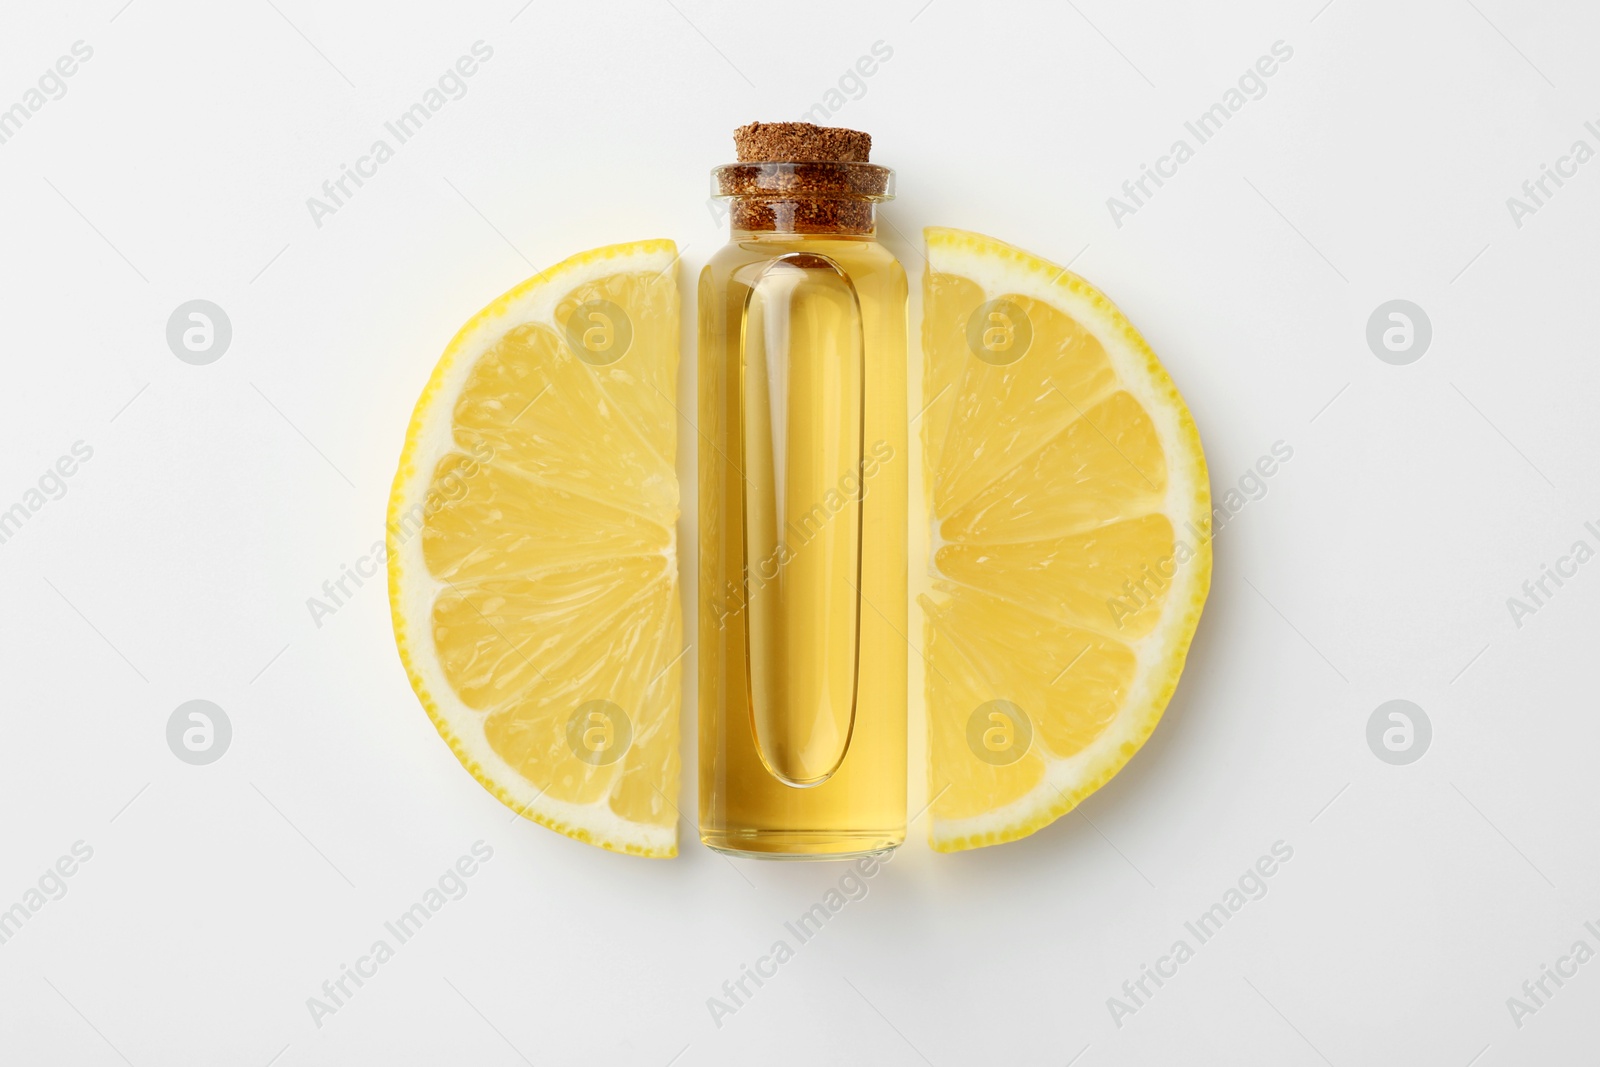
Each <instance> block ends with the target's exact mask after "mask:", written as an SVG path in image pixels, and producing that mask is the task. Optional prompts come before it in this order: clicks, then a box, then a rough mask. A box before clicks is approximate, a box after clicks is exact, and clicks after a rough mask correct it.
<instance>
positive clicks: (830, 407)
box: [698, 232, 909, 858]
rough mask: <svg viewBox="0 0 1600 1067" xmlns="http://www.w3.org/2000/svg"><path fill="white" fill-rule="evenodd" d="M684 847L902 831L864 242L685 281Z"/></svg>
mask: <svg viewBox="0 0 1600 1067" xmlns="http://www.w3.org/2000/svg"><path fill="white" fill-rule="evenodd" d="M699 307H700V402H699V419H698V423H699V431H700V435H701V439H700V631H699V632H700V636H699V642H698V643H699V663H700V835H701V839H702V840H703V841H704V842H705V843H706V844H708V845H710V846H711V847H713V848H718V849H722V850H725V851H730V852H739V853H749V854H758V855H764V856H771V857H790V858H814V857H828V856H834V857H840V856H851V855H858V854H861V853H866V852H875V851H880V850H882V849H886V848H892V847H894V846H896V845H898V844H900V843H901V842H902V841H903V840H904V839H905V822H906V650H907V644H906V638H905V636H904V635H905V634H906V632H907V631H906V543H905V536H906V535H905V530H906V523H905V520H906V474H907V465H908V459H909V457H908V455H907V451H906V366H905V360H906V278H905V272H904V270H903V269H902V268H901V267H900V264H899V263H898V262H896V260H895V258H894V257H893V256H892V255H891V254H890V253H889V252H888V250H887V249H885V248H883V247H882V246H881V245H879V244H878V243H877V242H876V241H875V240H874V239H873V238H872V237H871V236H870V235H843V234H828V235H826V236H823V235H811V234H807V235H799V234H793V233H739V232H736V233H735V234H734V240H733V241H732V242H731V243H730V244H728V245H727V246H726V247H724V248H723V249H722V250H721V251H720V252H718V253H717V254H716V255H715V256H714V257H713V258H712V259H711V261H710V262H709V263H708V264H707V265H706V267H705V269H704V271H703V272H702V273H701V276H700V292H699Z"/></svg>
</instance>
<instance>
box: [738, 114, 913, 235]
mask: <svg viewBox="0 0 1600 1067" xmlns="http://www.w3.org/2000/svg"><path fill="white" fill-rule="evenodd" d="M733 143H734V148H735V149H736V151H737V154H738V162H736V163H729V164H726V165H725V166H721V167H718V168H716V169H715V170H714V171H712V193H713V195H715V196H718V197H725V198H728V199H730V200H731V201H732V205H731V210H730V213H729V217H730V221H731V223H732V226H733V228H734V229H735V230H743V231H746V232H762V231H770V232H778V233H834V234H862V235H865V234H870V233H872V231H873V205H874V204H876V203H877V202H878V201H880V200H887V199H889V198H890V197H891V196H892V195H893V192H892V184H891V179H892V176H893V173H894V172H893V171H891V170H890V169H889V168H888V167H882V166H879V165H877V164H875V163H870V162H868V157H869V156H870V155H871V154H872V136H871V135H870V134H867V133H862V132H861V131H860V130H847V129H843V128H841V127H835V126H817V125H813V124H812V123H809V122H752V123H750V124H748V125H745V126H741V127H739V128H738V129H737V130H735V131H734V132H733Z"/></svg>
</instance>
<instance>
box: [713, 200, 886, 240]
mask: <svg viewBox="0 0 1600 1067" xmlns="http://www.w3.org/2000/svg"><path fill="white" fill-rule="evenodd" d="M728 207H729V210H728V226H729V228H730V229H731V230H732V231H733V232H734V233H735V234H757V235H759V234H764V233H778V234H801V235H806V234H814V235H817V236H835V237H872V236H874V235H875V234H876V232H877V207H876V205H875V204H873V203H872V202H871V201H868V200H844V199H838V200H829V199H823V198H819V197H798V196H797V197H743V196H739V197H732V198H730V200H729V205H728Z"/></svg>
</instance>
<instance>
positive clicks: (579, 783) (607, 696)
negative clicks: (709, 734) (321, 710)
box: [388, 241, 684, 856]
mask: <svg viewBox="0 0 1600 1067" xmlns="http://www.w3.org/2000/svg"><path fill="white" fill-rule="evenodd" d="M676 261H677V253H676V250H675V248H674V246H673V244H672V242H670V241H646V242H640V243H636V244H625V245H613V246H611V247H607V248H599V249H595V250H593V251H590V252H585V253H583V254H581V255H578V256H574V257H573V258H571V259H569V260H567V261H565V262H564V263H560V264H558V265H557V266H554V267H552V268H550V269H549V270H547V271H545V272H543V273H542V274H539V275H537V276H536V277H533V278H530V279H529V280H528V281H526V282H523V283H522V284H521V285H519V286H517V287H516V288H515V289H512V290H511V291H510V292H508V293H506V294H505V295H504V296H502V297H500V298H499V299H498V300H496V301H495V302H494V303H492V304H490V305H489V306H488V307H486V308H484V309H483V310H482V311H480V312H478V314H477V315H476V316H474V317H473V319H472V320H471V321H470V322H468V323H467V324H466V325H465V326H463V327H462V328H461V331H460V332H459V333H457V334H456V336H455V339H454V340H452V341H451V342H450V345H449V347H448V348H446V349H445V352H444V355H443V356H442V357H441V358H440V360H439V365H438V366H437V367H436V368H435V369H434V372H433V377H432V378H431V379H430V380H429V382H428V385H427V388H425V389H424V390H423V392H422V396H421V398H420V399H419V400H418V401H417V407H416V411H415V413H414V414H413V416H412V419H411V426H410V429H409V431H408V432H407V434H406V443H405V449H404V451H403V452H402V454H401V457H400V469H399V471H398V473H396V475H395V480H394V489H393V492H392V494H391V496H390V498H389V515H388V552H389V599H390V606H391V609H392V614H393V617H394V629H395V637H396V640H397V642H398V645H399V650H400V658H401V660H402V662H403V663H404V664H405V668H406V673H407V674H408V675H409V676H410V678H411V684H412V687H413V688H414V689H415V690H416V692H417V696H418V697H419V698H421V701H422V704H423V706H424V707H425V708H426V709H427V711H428V714H429V716H430V717H431V718H432V719H433V723H434V725H435V726H436V727H438V730H439V733H440V735H441V736H443V737H444V739H445V741H447V742H448V743H449V745H450V748H451V750H452V751H453V752H455V754H456V757H457V758H458V759H460V760H461V762H462V764H463V765H464V766H465V767H466V768H467V770H468V771H470V772H471V773H472V775H473V776H474V777H475V778H477V780H478V781H479V782H480V783H482V784H483V786H484V788H486V789H488V790H489V791H490V792H491V793H493V794H494V795H495V796H496V797H498V798H499V799H500V800H501V801H502V802H503V803H505V804H506V805H508V806H509V807H511V808H512V809H513V810H515V811H518V812H520V813H522V814H523V815H525V816H527V817H528V818H529V819H532V820H534V821H535V822H538V823H542V824H543V825H545V826H548V827H550V828H551V829H554V830H558V831H560V832H561V833H564V834H567V835H568V836H570V837H574V838H577V839H578V840H580V841H587V842H590V843H592V844H596V845H599V846H601V847H603V848H607V849H612V850H614V851H618V852H629V853H635V854H638V855H644V856H672V855H675V854H676V852H677V835H676V832H675V829H676V820H677V812H676V809H675V808H674V804H673V801H672V800H671V799H669V798H675V797H676V796H677V787H678V709H679V704H680V679H681V673H682V667H681V663H682V655H683V652H684V645H683V624H682V619H681V613H680V610H679V600H678V573H677V536H676V522H677V518H678V482H677V476H676V468H675V450H676V432H675V431H676V425H675V420H676V418H677V412H676V409H675V404H676V401H675V399H674V397H675V395H676V392H677V389H676V384H677V373H678V289H677V284H676V279H675V275H674V270H673V267H674V264H675V263H676Z"/></svg>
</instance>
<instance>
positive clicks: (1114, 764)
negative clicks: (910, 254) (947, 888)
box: [919, 229, 1211, 851]
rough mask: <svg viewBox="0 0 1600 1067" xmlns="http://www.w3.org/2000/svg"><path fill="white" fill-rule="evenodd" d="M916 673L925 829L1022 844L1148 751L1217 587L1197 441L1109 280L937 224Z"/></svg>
mask: <svg viewBox="0 0 1600 1067" xmlns="http://www.w3.org/2000/svg"><path fill="white" fill-rule="evenodd" d="M926 239H927V250H928V264H929V267H928V272H927V274H926V275H925V277H924V280H923V293H924V304H923V314H924V319H923V346H924V353H925V364H924V378H923V387H924V401H925V403H926V404H927V407H926V409H925V411H924V413H923V416H922V426H921V434H922V440H923V461H924V475H925V478H924V482H925V492H926V496H927V500H928V505H929V508H930V510H931V512H932V528H931V533H930V546H929V556H930V582H929V589H928V591H927V592H926V593H925V594H924V595H922V596H921V597H919V602H920V603H921V604H922V606H923V609H924V613H925V628H924V642H925V643H924V646H923V652H924V655H925V663H924V675H925V688H926V697H927V715H928V730H929V763H930V766H929V787H930V792H929V796H930V797H934V798H936V799H935V800H934V801H933V803H932V806H931V818H930V837H931V841H932V844H933V847H934V848H936V849H938V850H940V851H956V850H959V849H965V848H975V847H978V846H981V845H991V844H997V843H1000V842H1002V841H1011V840H1015V839H1017V838H1019V837H1024V836H1026V835H1028V834H1030V833H1032V832H1034V831H1035V830H1037V829H1039V828H1040V827H1042V826H1045V825H1048V824H1049V823H1050V822H1052V821H1054V820H1055V819H1056V818H1058V817H1059V816H1061V815H1063V814H1065V813H1066V812H1068V811H1070V810H1071V809H1072V808H1073V807H1075V806H1076V805H1077V804H1078V803H1079V802H1080V801H1082V800H1083V798H1084V797H1086V796H1088V795H1089V794H1090V793H1091V792H1093V791H1094V790H1095V789H1097V788H1099V787H1100V786H1101V785H1103V784H1104V783H1105V782H1106V781H1107V780H1108V779H1110V778H1111V776H1112V775H1114V774H1116V773H1117V771H1118V770H1120V769H1121V768H1122V766H1123V765H1124V764H1125V763H1126V762H1127V761H1128V759H1129V758H1130V757H1131V756H1132V755H1133V754H1134V752H1136V751H1137V750H1138V749H1139V746H1140V745H1142V744H1143V743H1144V741H1145V739H1146V738H1147V737H1149V736H1150V733H1151V731H1152V730H1154V729H1155V726H1156V723H1157V721H1159V719H1160V718H1161V713H1162V711H1163V710H1164V709H1165V707H1166V705H1167V701H1168V699H1169V698H1170V697H1171V696H1172V692H1173V689H1174V687H1175V686H1176V685H1177V682H1178V675H1179V672H1180V671H1181V670H1182V668H1183V662H1184V658H1185V656H1186V654H1187V652H1188V648H1189V642H1190V640H1191V638H1192V637H1193V636H1194V631H1195V625H1196V623H1197V622H1198V620H1199V617H1200V610H1201V607H1202V605H1203V604H1204V602H1205V597H1206V592H1207V590H1208V589H1209V588H1210V584H1211V545H1210V540H1211V525H1210V518H1211V515H1210V510H1211V498H1210V489H1209V487H1208V483H1207V478H1206V464H1205V456H1204V454H1203V453H1202V452H1201V448H1200V437H1199V434H1198V433H1197V432H1196V430H1195V426H1194V422H1193V420H1192V419H1191V418H1190V416H1189V411H1188V409H1187V408H1186V407H1185V405H1184V402H1183V398H1182V397H1181V396H1179V395H1178V391H1177V389H1176V388H1175V387H1174V386H1173V384H1172V380H1171V379H1170V378H1169V377H1168V376H1167V373H1166V371H1165V370H1164V369H1163V368H1162V366H1161V364H1160V362H1159V361H1157V359H1156V357H1155V354H1154V353H1153V352H1151V351H1150V348H1149V346H1148V345H1147V344H1145V341H1144V339H1143V338H1142V337H1140V336H1139V333H1138V331H1136V330H1135V329H1134V328H1133V326H1132V325H1130V324H1129V322H1128V320H1127V319H1126V318H1124V317H1123V316H1122V314H1121V312H1119V311H1118V310H1117V309H1116V307H1115V306H1114V305H1113V304H1112V303H1111V301H1110V300H1108V299H1106V297H1105V295H1104V294H1102V293H1100V292H1099V291H1098V290H1096V289H1095V288H1094V287H1093V286H1092V285H1090V284H1089V283H1088V282H1086V281H1084V280H1083V279H1082V278H1080V277H1078V276H1077V275H1075V274H1072V273H1070V272H1068V271H1066V270H1064V269H1063V268H1061V267H1058V266H1056V265H1055V264H1052V263H1047V262H1045V261H1044V260H1042V259H1039V258H1037V257H1035V256H1032V255H1030V254H1028V253H1027V252H1024V251H1022V250H1021V249H1018V248H1013V247H1011V246H1010V245H1006V244H1003V243H1001V242H999V241H996V240H993V239H992V238H988V237H984V236H982V235H980V234H975V233H967V232H964V231H961V230H949V229H929V230H927V231H926Z"/></svg>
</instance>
